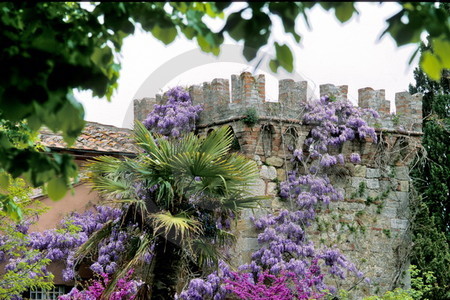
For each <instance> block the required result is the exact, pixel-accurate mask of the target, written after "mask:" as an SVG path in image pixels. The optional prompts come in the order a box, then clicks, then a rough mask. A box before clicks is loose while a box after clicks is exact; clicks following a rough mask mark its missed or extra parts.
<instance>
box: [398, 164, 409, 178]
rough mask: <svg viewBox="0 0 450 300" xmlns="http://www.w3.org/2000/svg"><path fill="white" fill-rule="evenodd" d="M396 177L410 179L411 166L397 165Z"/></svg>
mask: <svg viewBox="0 0 450 300" xmlns="http://www.w3.org/2000/svg"><path fill="white" fill-rule="evenodd" d="M395 178H397V179H400V180H409V168H408V167H406V166H400V167H395Z"/></svg>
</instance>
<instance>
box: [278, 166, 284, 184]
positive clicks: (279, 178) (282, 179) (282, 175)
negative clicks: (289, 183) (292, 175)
mask: <svg viewBox="0 0 450 300" xmlns="http://www.w3.org/2000/svg"><path fill="white" fill-rule="evenodd" d="M277 179H278V180H279V181H285V180H286V171H285V170H284V169H281V168H280V169H277Z"/></svg>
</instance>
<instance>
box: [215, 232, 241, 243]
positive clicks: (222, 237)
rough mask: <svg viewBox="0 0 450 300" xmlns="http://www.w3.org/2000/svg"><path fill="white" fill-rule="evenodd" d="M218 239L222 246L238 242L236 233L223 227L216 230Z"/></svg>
mask: <svg viewBox="0 0 450 300" xmlns="http://www.w3.org/2000/svg"><path fill="white" fill-rule="evenodd" d="M216 240H217V244H218V245H219V246H220V247H223V246H226V245H227V244H230V243H235V242H236V236H235V235H234V234H232V233H231V232H228V231H225V230H222V229H218V230H217V232H216Z"/></svg>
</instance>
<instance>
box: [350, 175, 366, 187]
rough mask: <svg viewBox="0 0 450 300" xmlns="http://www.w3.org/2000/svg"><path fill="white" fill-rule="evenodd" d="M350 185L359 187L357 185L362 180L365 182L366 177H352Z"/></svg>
mask: <svg viewBox="0 0 450 300" xmlns="http://www.w3.org/2000/svg"><path fill="white" fill-rule="evenodd" d="M351 180H352V187H353V188H355V189H359V185H360V184H361V183H362V182H364V183H366V179H365V178H362V177H352V179H351Z"/></svg>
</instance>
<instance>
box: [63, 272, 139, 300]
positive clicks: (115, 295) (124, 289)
mask: <svg viewBox="0 0 450 300" xmlns="http://www.w3.org/2000/svg"><path fill="white" fill-rule="evenodd" d="M132 274H133V271H132V270H130V272H128V273H127V274H126V275H125V277H122V278H120V279H119V280H118V281H117V284H116V286H115V287H114V291H113V292H112V293H111V295H110V296H109V298H108V299H109V300H133V299H134V298H135V297H136V293H137V290H138V288H139V286H140V285H141V282H139V281H136V280H133V279H131V275H132ZM109 280H110V279H109V275H108V274H106V273H102V274H100V276H99V279H97V280H92V281H91V284H90V285H89V286H88V287H87V288H86V289H84V290H82V291H79V290H78V289H77V288H76V287H74V288H73V289H72V290H71V291H70V292H69V293H68V294H66V295H63V296H59V297H58V300H100V299H104V298H102V295H103V292H104V291H105V287H106V286H107V284H108V282H109Z"/></svg>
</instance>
